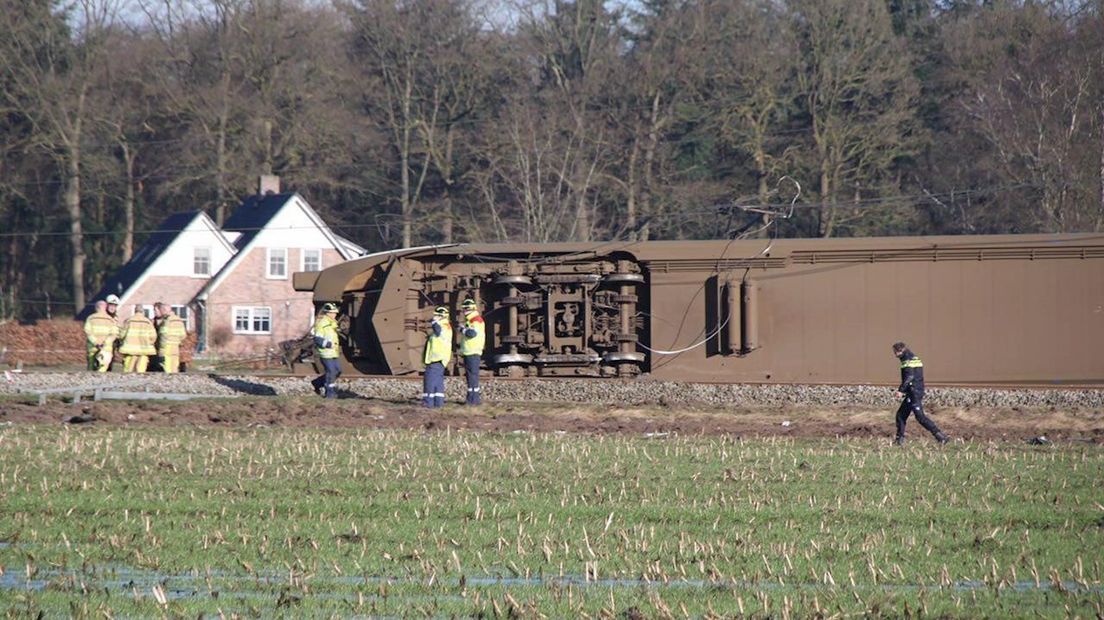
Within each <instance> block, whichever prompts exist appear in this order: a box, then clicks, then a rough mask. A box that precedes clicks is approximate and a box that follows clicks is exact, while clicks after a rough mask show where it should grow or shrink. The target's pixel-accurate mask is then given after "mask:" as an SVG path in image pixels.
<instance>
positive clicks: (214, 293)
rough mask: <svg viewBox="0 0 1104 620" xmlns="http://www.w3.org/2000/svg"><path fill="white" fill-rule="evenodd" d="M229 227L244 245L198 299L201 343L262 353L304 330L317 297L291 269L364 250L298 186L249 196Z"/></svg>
mask: <svg viewBox="0 0 1104 620" xmlns="http://www.w3.org/2000/svg"><path fill="white" fill-rule="evenodd" d="M223 233H224V234H225V235H227V237H228V238H230V240H231V241H232V242H233V244H234V247H235V248H237V252H235V253H234V256H233V257H231V258H230V260H229V261H228V262H227V263H226V265H225V266H224V267H223V268H222V269H221V270H219V272H218V273H217V274H215V276H214V277H212V278H211V280H210V281H209V282H207V283H206V285H204V287H203V288H202V289H200V290H199V292H198V293H196V295H195V297H194V300H193V301H194V304H195V306H196V313H197V315H198V319H199V348H200V350H204V348H206V347H209V348H210V350H211V351H212V352H217V353H220V354H224V355H232V356H241V355H252V354H258V353H263V352H264V351H265V350H267V349H270V348H275V347H276V346H277V345H278V344H279V343H280V342H282V341H284V340H290V339H293V338H298V337H300V336H302V335H303V334H305V333H306V332H307V330H308V329H310V327H311V324H312V322H313V321H314V316H315V310H314V303H313V301H312V295H311V293H302V292H297V291H295V290H294V289H293V288H292V285H291V274H292V272H295V271H321V270H322V269H324V268H326V267H330V266H332V265H335V264H337V263H339V262H343V261H346V260H349V259H350V258H355V257H358V256H360V255H361V254H363V253H364V249H363V248H361V247H360V246H358V245H356V244H355V243H353V242H351V241H348V240H347V239H343V238H341V237H338V236H337V235H335V234H334V233H333V231H331V230H330V228H329V227H328V226H326V223H325V222H323V221H322V219H321V218H320V217H318V214H317V213H315V211H314V209H312V208H311V206H310V205H309V204H307V201H306V200H305V199H304V198H303V197H302V196H300V195H299V194H295V193H289V194H266V195H264V196H251V197H249V198H247V199H246V200H245V201H244V202H243V203H242V205H241V206H240V207H239V208H238V209H237V210H236V211H235V212H234V213H233V214H232V215H231V216H230V218H229V219H227V220H226V222H225V223H224V224H223Z"/></svg>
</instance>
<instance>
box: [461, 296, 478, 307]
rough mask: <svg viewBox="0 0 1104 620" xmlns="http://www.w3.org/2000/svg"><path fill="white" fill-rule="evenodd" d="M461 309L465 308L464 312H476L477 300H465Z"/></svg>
mask: <svg viewBox="0 0 1104 620" xmlns="http://www.w3.org/2000/svg"><path fill="white" fill-rule="evenodd" d="M460 307H461V308H463V309H464V310H475V308H476V305H475V300H474V299H472V298H471V297H469V298H467V299H465V300H464V301H463V302H462V303H461V304H460Z"/></svg>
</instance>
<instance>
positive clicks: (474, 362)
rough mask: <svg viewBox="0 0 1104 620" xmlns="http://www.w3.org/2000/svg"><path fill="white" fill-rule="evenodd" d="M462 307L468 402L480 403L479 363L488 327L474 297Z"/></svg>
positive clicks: (461, 324) (462, 353)
mask: <svg viewBox="0 0 1104 620" xmlns="http://www.w3.org/2000/svg"><path fill="white" fill-rule="evenodd" d="M460 309H461V311H462V315H461V321H460V334H461V339H460V357H462V358H464V377H465V378H466V379H467V382H468V400H467V404H469V405H479V404H482V402H483V398H482V394H481V393H480V388H479V363H480V360H481V359H482V356H483V345H484V344H485V343H486V341H487V329H486V325H485V324H484V323H483V317H482V315H480V314H479V309H478V308H477V306H476V303H475V300H474V299H465V300H464V301H463V303H461V304H460Z"/></svg>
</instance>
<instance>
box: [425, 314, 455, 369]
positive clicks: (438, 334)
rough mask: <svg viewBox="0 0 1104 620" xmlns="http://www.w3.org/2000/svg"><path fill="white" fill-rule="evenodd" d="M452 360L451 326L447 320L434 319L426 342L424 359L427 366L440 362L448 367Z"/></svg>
mask: <svg viewBox="0 0 1104 620" xmlns="http://www.w3.org/2000/svg"><path fill="white" fill-rule="evenodd" d="M451 360H452V325H450V324H449V322H448V319H439V318H434V319H433V323H432V324H431V325H430V330H429V338H428V339H427V340H426V347H425V359H424V360H423V361H424V362H425V364H426V365H427V366H428V365H430V364H432V363H433V362H441V364H443V365H445V366H448V363H449V362H450V361H451Z"/></svg>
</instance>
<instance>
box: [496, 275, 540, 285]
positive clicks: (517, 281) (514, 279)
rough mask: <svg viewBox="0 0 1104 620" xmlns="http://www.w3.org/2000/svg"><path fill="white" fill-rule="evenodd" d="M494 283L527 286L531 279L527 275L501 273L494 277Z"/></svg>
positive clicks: (531, 281)
mask: <svg viewBox="0 0 1104 620" xmlns="http://www.w3.org/2000/svg"><path fill="white" fill-rule="evenodd" d="M494 283H495V284H505V285H509V286H527V285H529V284H532V283H533V279H532V278H530V277H529V276H522V275H511V274H503V275H500V276H498V277H497V278H495V279H494Z"/></svg>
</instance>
